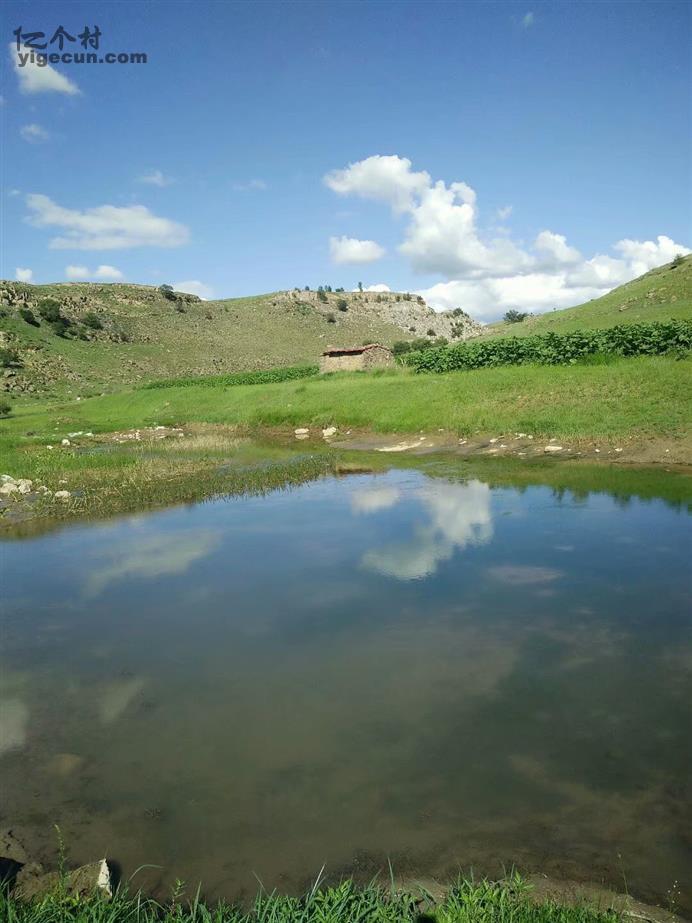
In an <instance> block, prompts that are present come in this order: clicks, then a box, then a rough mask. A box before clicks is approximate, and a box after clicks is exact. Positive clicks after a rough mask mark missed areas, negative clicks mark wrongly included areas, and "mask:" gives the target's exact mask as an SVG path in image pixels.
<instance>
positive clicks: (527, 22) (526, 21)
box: [521, 10, 536, 29]
mask: <svg viewBox="0 0 692 923" xmlns="http://www.w3.org/2000/svg"><path fill="white" fill-rule="evenodd" d="M535 21H536V17H535V15H534V14H533V13H532V12H531V11H530V10H529V12H528V13H524V15H523V16H522V19H521V24H522V26H523V27H524V28H525V29H530V28H531V26H532V25H533V24H534V22H535Z"/></svg>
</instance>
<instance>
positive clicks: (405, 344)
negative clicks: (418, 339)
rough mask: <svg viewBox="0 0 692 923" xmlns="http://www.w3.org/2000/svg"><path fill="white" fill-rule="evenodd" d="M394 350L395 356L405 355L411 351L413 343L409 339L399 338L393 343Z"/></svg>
mask: <svg viewBox="0 0 692 923" xmlns="http://www.w3.org/2000/svg"><path fill="white" fill-rule="evenodd" d="M392 352H393V353H394V355H395V356H404V355H406V353H410V352H411V344H410V342H409V341H408V340H397V341H396V343H393V344H392Z"/></svg>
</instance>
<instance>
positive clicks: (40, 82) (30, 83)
mask: <svg viewBox="0 0 692 923" xmlns="http://www.w3.org/2000/svg"><path fill="white" fill-rule="evenodd" d="M37 54H38V52H34V53H33V61H32V60H31V58H32V52H31V50H30V49H29V48H25V47H23V48H22V50H21V51H17V45H16V43H15V42H12V43H11V44H10V58H11V59H12V63H13V64H14V70H15V73H16V74H17V77H18V78H19V90H20V92H22V93H66V94H67V95H68V96H77V95H78V94H79V93H81V90H80V89H79V87H78V86H77V84H76V83H74V82H73V81H72V80H70V79H69V78H68V77H65V76H64V75H63V74H60V73H58V71H56V70H55V69H54V68H52V67H51V66H50V64H44V65H42V66H41V65H39V64H37V63H36V55H37ZM22 62H24V63H23V65H22Z"/></svg>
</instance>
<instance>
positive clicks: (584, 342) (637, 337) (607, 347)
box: [407, 320, 692, 372]
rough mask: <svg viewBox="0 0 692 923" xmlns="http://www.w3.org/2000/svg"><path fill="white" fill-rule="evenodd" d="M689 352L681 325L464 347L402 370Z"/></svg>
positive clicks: (690, 335)
mask: <svg viewBox="0 0 692 923" xmlns="http://www.w3.org/2000/svg"><path fill="white" fill-rule="evenodd" d="M691 347H692V321H682V320H680V321H669V322H668V323H655V322H654V323H651V324H621V325H619V326H617V327H608V328H606V329H604V330H581V331H576V332H574V333H564V334H558V333H543V334H536V335H535V336H530V337H502V338H497V339H492V340H476V341H469V342H466V343H460V344H458V345H455V346H449V347H441V348H437V349H430V350H425V351H420V352H416V353H415V354H414V355H412V356H410V357H409V358H408V359H407V364H408V365H410V366H411V368H413V369H415V371H416V372H452V371H459V370H462V369H480V368H484V367H488V366H498V365H525V364H528V363H538V364H541V365H569V364H574V363H575V362H577V361H579V360H582V359H585V358H586V357H591V356H596V355H601V356H656V355H664V354H665V353H672V352H679V353H685V352H687V351H688V350H689V349H690V348H691Z"/></svg>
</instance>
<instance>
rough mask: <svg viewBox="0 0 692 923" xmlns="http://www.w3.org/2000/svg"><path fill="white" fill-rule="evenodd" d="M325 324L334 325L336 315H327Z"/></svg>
mask: <svg viewBox="0 0 692 923" xmlns="http://www.w3.org/2000/svg"><path fill="white" fill-rule="evenodd" d="M327 323H328V324H335V323H336V314H331V313H330V314H327Z"/></svg>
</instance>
